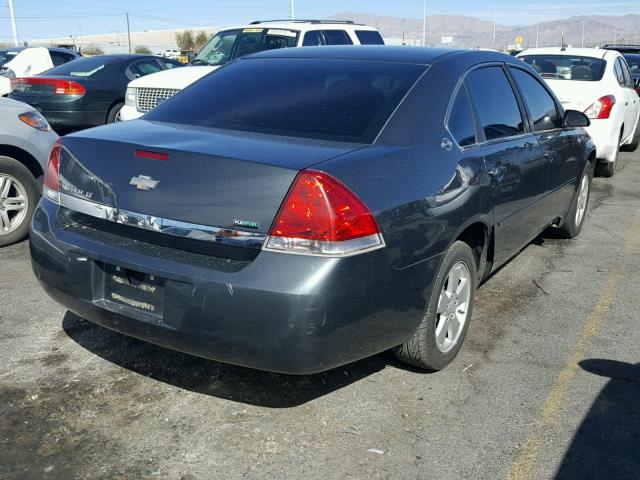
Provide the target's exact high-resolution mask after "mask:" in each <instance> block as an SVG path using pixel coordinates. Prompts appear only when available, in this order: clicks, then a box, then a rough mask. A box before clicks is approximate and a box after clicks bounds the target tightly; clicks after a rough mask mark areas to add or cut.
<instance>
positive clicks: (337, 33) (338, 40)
mask: <svg viewBox="0 0 640 480" xmlns="http://www.w3.org/2000/svg"><path fill="white" fill-rule="evenodd" d="M324 38H325V39H326V41H327V45H352V44H353V42H352V41H351V39H350V38H349V35H347V32H345V31H344V30H325V31H324Z"/></svg>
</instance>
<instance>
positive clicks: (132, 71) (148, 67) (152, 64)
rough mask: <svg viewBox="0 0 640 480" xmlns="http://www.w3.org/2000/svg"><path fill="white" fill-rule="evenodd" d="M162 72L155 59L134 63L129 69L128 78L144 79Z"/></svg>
mask: <svg viewBox="0 0 640 480" xmlns="http://www.w3.org/2000/svg"><path fill="white" fill-rule="evenodd" d="M160 70H162V67H161V66H160V64H159V63H158V62H157V61H156V60H155V59H150V60H141V61H139V62H135V63H132V64H131V65H130V66H129V68H127V72H126V74H127V77H128V78H130V79H132V80H133V79H134V78H140V77H144V76H145V75H150V74H152V73H156V72H159V71H160Z"/></svg>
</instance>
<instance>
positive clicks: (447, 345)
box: [435, 262, 471, 353]
mask: <svg viewBox="0 0 640 480" xmlns="http://www.w3.org/2000/svg"><path fill="white" fill-rule="evenodd" d="M470 279H471V274H470V272H469V267H467V265H466V264H465V263H464V262H458V263H456V264H455V265H453V266H452V267H451V269H450V270H449V272H448V274H447V278H446V280H445V282H444V285H443V286H442V291H441V292H440V298H439V299H438V309H437V311H436V324H435V325H436V328H435V330H436V331H435V334H436V345H437V347H438V350H440V351H441V352H442V353H447V352H448V351H449V350H451V349H452V348H453V347H454V346H455V345H456V344H457V343H458V340H459V338H460V334H461V333H462V331H463V329H464V326H465V324H466V322H467V319H468V318H467V317H468V315H469V302H470V301H471V283H470Z"/></svg>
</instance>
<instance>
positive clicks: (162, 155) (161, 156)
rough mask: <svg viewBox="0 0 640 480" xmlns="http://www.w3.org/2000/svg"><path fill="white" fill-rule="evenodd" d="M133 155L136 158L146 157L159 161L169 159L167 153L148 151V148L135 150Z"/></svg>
mask: <svg viewBox="0 0 640 480" xmlns="http://www.w3.org/2000/svg"><path fill="white" fill-rule="evenodd" d="M134 155H135V156H136V157H138V158H148V159H149V160H159V161H161V162H166V161H167V160H169V154H168V153H160V152H150V151H149V150H136V151H135V153H134Z"/></svg>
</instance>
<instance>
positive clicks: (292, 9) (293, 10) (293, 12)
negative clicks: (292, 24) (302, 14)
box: [291, 0, 296, 20]
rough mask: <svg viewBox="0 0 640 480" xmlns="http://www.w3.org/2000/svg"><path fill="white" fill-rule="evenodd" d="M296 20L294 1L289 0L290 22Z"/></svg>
mask: <svg viewBox="0 0 640 480" xmlns="http://www.w3.org/2000/svg"><path fill="white" fill-rule="evenodd" d="M295 18H296V0H291V20H295Z"/></svg>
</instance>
